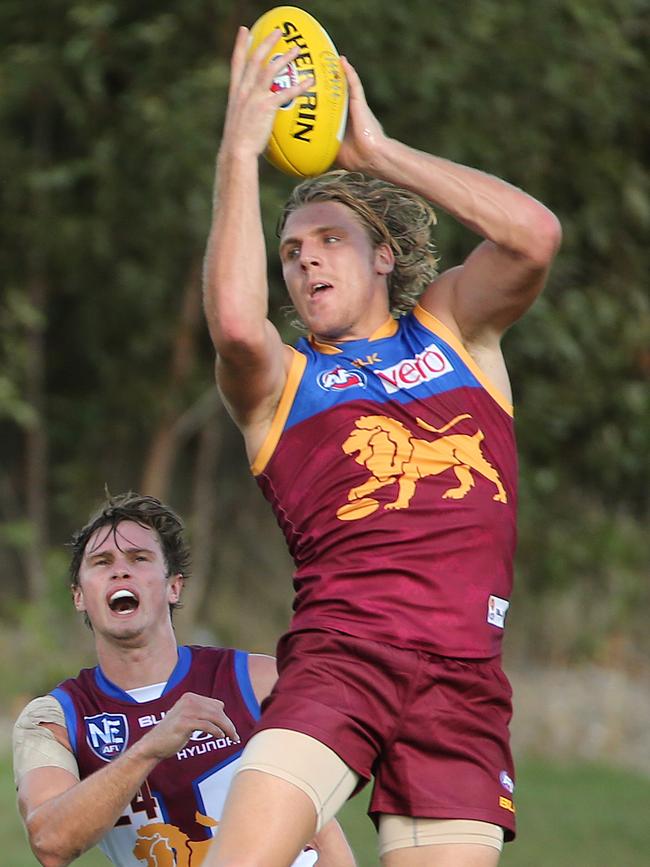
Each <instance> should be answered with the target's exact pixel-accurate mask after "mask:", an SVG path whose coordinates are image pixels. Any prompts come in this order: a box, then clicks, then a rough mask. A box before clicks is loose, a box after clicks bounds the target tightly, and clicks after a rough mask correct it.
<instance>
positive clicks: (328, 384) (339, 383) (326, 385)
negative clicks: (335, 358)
mask: <svg viewBox="0 0 650 867" xmlns="http://www.w3.org/2000/svg"><path fill="white" fill-rule="evenodd" d="M316 381H317V382H318V384H319V385H320V387H321V388H322V389H323V390H324V391H345V390H346V389H348V388H365V387H366V383H367V381H368V380H367V379H366V374H365V373H364V372H363V371H362V370H356V369H355V370H350V369H348V368H347V367H341V365H337V366H336V367H332V368H330V369H329V370H324V371H323V372H322V373H321V374H319V375H318V379H317V380H316Z"/></svg>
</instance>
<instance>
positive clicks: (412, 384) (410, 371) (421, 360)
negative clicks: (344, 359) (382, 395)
mask: <svg viewBox="0 0 650 867" xmlns="http://www.w3.org/2000/svg"><path fill="white" fill-rule="evenodd" d="M453 369H454V368H453V367H452V366H451V364H450V362H449V359H448V358H446V357H445V356H444V355H443V354H442V352H441V351H440V349H439V348H438V347H437V346H436V344H435V343H432V344H431V345H430V346H427V347H425V348H424V349H423V350H422V352H418V354H417V355H416V356H415V358H404V359H402V361H399V362H398V363H397V364H394V365H393V366H392V367H386V368H384V370H377V371H376V373H377V376H378V377H379V378H380V379H381V383H382V385H383V386H384V389H385V390H386V392H387V393H388V394H393V393H394V392H396V391H399V390H400V389H401V388H417V386H418V385H422V383H423V382H429V381H430V380H432V379H437V377H439V376H443V375H444V374H445V373H449V372H450V371H452V370H453Z"/></svg>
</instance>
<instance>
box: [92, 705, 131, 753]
mask: <svg viewBox="0 0 650 867" xmlns="http://www.w3.org/2000/svg"><path fill="white" fill-rule="evenodd" d="M84 723H85V726H86V743H87V744H88V746H89V747H90V749H91V750H92V751H93V752H94V753H95V755H96V756H98V757H99V758H100V759H103V761H105V762H110V761H111V759H114V758H115V757H116V756H119V754H120V753H122V752H124V750H125V749H126V745H127V743H128V740H129V724H128V722H127V720H126V717H125V716H124V714H123V713H98V714H96V715H95V716H87V717H84Z"/></svg>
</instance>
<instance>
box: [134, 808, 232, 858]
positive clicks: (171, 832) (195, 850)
mask: <svg viewBox="0 0 650 867" xmlns="http://www.w3.org/2000/svg"><path fill="white" fill-rule="evenodd" d="M195 818H196V821H197V822H198V823H199V825H203V826H205V827H206V828H214V827H215V826H216V825H218V824H219V823H218V822H217V821H216V820H215V819H211V818H210V817H209V816H203V815H202V814H201V813H196V816H195ZM211 843H212V838H210V839H208V840H196V841H195V840H190V838H189V837H188V836H187V834H184V833H183V831H181V830H180V829H179V828H177V827H176V826H175V825H169V824H167V823H166V822H152V823H151V824H150V825H143V826H142V827H141V828H139V829H138V839H137V840H136V843H135V846H134V847H133V854H134V855H135V857H136V858H137V859H138V860H140V861H144V862H145V863H146V865H147V867H199V865H200V864H201V863H202V862H203V860H204V858H205V856H206V855H207V854H208V849H209V848H210V844H211Z"/></svg>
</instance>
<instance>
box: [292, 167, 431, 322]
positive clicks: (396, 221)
mask: <svg viewBox="0 0 650 867" xmlns="http://www.w3.org/2000/svg"><path fill="white" fill-rule="evenodd" d="M324 201H325V202H326V201H335V202H341V203H342V204H343V205H346V206H347V207H348V208H350V210H352V211H354V213H355V214H357V216H358V217H359V218H360V219H361V222H362V223H363V225H364V226H365V228H366V230H367V232H368V235H369V236H370V241H371V243H372V244H373V246H374V247H378V246H379V245H380V244H388V246H389V247H390V248H391V250H392V251H393V254H394V256H395V267H394V269H393V271H392V272H391V274H389V277H388V297H389V301H390V308H391V313H392V314H393V315H394V316H400V315H401V314H403V313H406V312H408V311H409V310H411V309H412V308H413V306H414V305H415V303H416V301H417V299H418V298H419V297H420V295H421V294H422V292H423V291H424V290H425V289H426V287H427V286H428V285H429V283H431V281H432V280H433V278H434V277H435V276H436V273H437V271H436V268H437V265H438V258H437V256H436V252H435V247H434V244H433V238H432V228H433V226H434V225H435V224H436V215H435V212H434V210H433V208H432V207H431V205H430V204H429V203H428V202H427V201H425V200H424V199H422V198H421V197H420V196H418V195H416V194H415V193H411V192H409V191H408V190H403V189H401V188H400V187H396V186H394V185H393V184H389V183H387V182H386V181H381V180H377V179H376V178H369V177H366V176H365V175H363V174H361V172H348V171H345V170H344V169H340V170H336V171H332V172H327V173H326V174H324V175H319V176H318V177H315V178H308V179H307V180H305V181H303V182H302V183H300V184H298V186H297V187H295V188H294V190H293V192H292V193H291V195H290V196H289V199H288V200H287V202H286V204H285V206H284V210H283V212H282V214H281V216H280V220H279V222H278V232H277V233H278V236H280V235H281V233H282V230H283V229H284V225H285V223H286V221H287V218H288V217H289V215H290V214H291V213H293V211H295V210H297V209H298V208H301V207H302V206H303V205H307V204H309V203H310V202H324Z"/></svg>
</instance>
